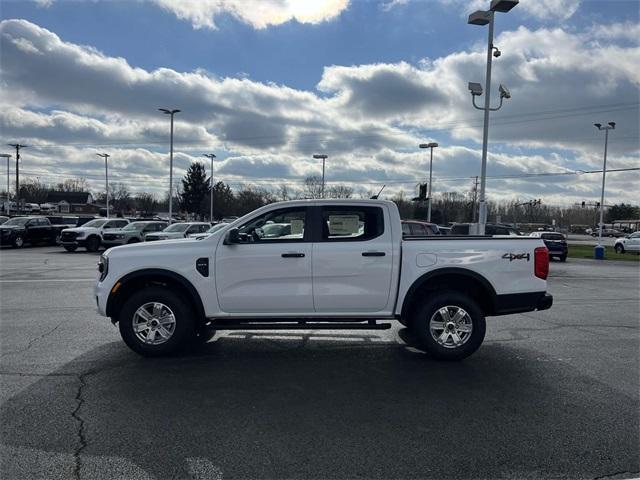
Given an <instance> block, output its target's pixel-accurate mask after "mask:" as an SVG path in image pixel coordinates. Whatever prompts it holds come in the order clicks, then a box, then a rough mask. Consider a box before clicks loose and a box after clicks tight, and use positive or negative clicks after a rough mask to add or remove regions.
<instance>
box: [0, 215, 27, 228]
mask: <svg viewBox="0 0 640 480" xmlns="http://www.w3.org/2000/svg"><path fill="white" fill-rule="evenodd" d="M28 221H29V219H28V218H27V217H20V218H12V219H11V220H7V221H6V222H4V225H7V226H8V225H26V223H27V222H28Z"/></svg>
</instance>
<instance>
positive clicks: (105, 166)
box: [96, 153, 111, 218]
mask: <svg viewBox="0 0 640 480" xmlns="http://www.w3.org/2000/svg"><path fill="white" fill-rule="evenodd" d="M96 155H97V156H99V157H102V158H104V183H105V188H106V192H107V196H106V198H107V218H109V170H108V167H107V159H108V158H109V157H110V156H111V155H109V154H108V153H96Z"/></svg>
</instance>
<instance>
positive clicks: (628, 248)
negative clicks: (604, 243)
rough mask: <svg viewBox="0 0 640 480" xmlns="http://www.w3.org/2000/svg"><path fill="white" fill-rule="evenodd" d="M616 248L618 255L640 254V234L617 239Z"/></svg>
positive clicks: (636, 233)
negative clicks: (627, 253)
mask: <svg viewBox="0 0 640 480" xmlns="http://www.w3.org/2000/svg"><path fill="white" fill-rule="evenodd" d="M614 248H615V250H616V252H618V253H625V252H640V232H635V233H632V234H631V235H629V236H627V237H622V238H618V239H616V243H615V244H614Z"/></svg>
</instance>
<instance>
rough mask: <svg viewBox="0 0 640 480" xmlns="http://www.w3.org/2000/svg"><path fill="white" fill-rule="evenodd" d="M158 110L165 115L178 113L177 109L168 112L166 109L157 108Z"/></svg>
mask: <svg viewBox="0 0 640 480" xmlns="http://www.w3.org/2000/svg"><path fill="white" fill-rule="evenodd" d="M158 110H160V111H161V112H162V113H166V114H167V115H173V114H174V113H178V112H179V111H180V110H178V109H174V110H169V109H167V108H159V109H158Z"/></svg>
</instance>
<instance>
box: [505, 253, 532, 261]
mask: <svg viewBox="0 0 640 480" xmlns="http://www.w3.org/2000/svg"><path fill="white" fill-rule="evenodd" d="M502 258H504V259H507V258H508V259H509V261H510V262H513V261H514V260H524V259H525V258H526V259H527V262H528V261H530V260H531V255H530V254H528V253H505V254H504V255H502Z"/></svg>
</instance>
